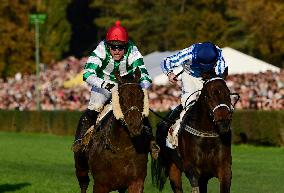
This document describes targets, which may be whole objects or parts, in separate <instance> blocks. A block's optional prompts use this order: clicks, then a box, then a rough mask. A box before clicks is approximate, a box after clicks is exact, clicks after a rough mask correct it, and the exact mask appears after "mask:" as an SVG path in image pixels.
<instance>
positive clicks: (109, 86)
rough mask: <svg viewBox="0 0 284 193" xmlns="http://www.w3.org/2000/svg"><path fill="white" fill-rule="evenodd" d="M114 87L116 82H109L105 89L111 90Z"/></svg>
mask: <svg viewBox="0 0 284 193" xmlns="http://www.w3.org/2000/svg"><path fill="white" fill-rule="evenodd" d="M113 87H114V84H111V83H107V85H106V86H105V89H107V90H108V91H110V90H111V89H112V88H113Z"/></svg>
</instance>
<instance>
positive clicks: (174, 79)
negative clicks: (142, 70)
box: [168, 72, 178, 84]
mask: <svg viewBox="0 0 284 193" xmlns="http://www.w3.org/2000/svg"><path fill="white" fill-rule="evenodd" d="M168 79H169V81H170V82H171V83H172V84H176V83H177V81H178V80H177V77H176V75H175V73H173V72H170V73H168Z"/></svg>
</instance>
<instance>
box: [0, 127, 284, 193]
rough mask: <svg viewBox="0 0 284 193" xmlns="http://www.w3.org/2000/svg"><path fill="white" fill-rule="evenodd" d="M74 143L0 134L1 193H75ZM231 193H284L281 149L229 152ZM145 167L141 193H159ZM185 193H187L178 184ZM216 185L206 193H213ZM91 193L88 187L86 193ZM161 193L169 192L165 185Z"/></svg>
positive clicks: (185, 184) (212, 183) (251, 148)
mask: <svg viewBox="0 0 284 193" xmlns="http://www.w3.org/2000/svg"><path fill="white" fill-rule="evenodd" d="M72 140H73V137H71V136H67V137H66V136H55V135H48V134H28V133H9V132H0V193H75V192H76V193H77V192H79V186H78V184H77V180H76V178H75V174H74V163H73V154H72V152H71V150H70V146H71V144H72ZM232 154H233V166H232V168H233V169H232V170H233V178H232V187H231V192H232V193H283V192H284V148H277V147H255V146H248V145H238V146H233V147H232ZM150 172H151V171H150V161H149V162H148V176H147V178H146V182H145V189H144V192H145V193H158V192H159V191H158V190H157V189H155V188H154V187H153V186H152V184H151V178H150V176H151V174H150ZM183 188H184V192H190V187H189V183H188V181H187V180H186V179H185V178H184V180H183ZM218 190H219V186H218V181H217V180H216V179H212V180H211V181H210V182H209V188H208V192H209V193H218V192H219V191H218ZM90 192H92V187H91V184H90V186H89V189H88V193H90ZM163 192H164V193H168V192H172V191H171V189H170V186H169V182H168V181H167V183H166V186H165V189H164V190H163Z"/></svg>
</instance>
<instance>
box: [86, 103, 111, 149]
mask: <svg viewBox="0 0 284 193" xmlns="http://www.w3.org/2000/svg"><path fill="white" fill-rule="evenodd" d="M111 110H112V104H111V103H108V104H107V105H105V106H104V107H103V110H102V111H101V112H100V114H99V115H98V118H97V121H96V124H95V126H94V125H92V126H91V127H90V128H89V129H88V130H87V131H86V133H85V134H84V137H83V139H82V142H83V144H84V145H88V143H89V141H90V139H91V136H92V134H93V132H94V130H95V128H96V127H97V126H98V125H99V123H100V121H101V120H102V119H103V118H104V117H105V116H106V115H107V114H108V113H109V112H110V111H111Z"/></svg>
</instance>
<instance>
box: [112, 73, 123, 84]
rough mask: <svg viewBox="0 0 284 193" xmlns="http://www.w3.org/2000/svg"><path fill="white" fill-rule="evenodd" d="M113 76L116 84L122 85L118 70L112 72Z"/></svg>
mask: <svg viewBox="0 0 284 193" xmlns="http://www.w3.org/2000/svg"><path fill="white" fill-rule="evenodd" d="M114 76H115V78H116V80H117V82H118V83H122V80H121V77H120V73H119V71H118V70H116V71H114Z"/></svg>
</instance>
